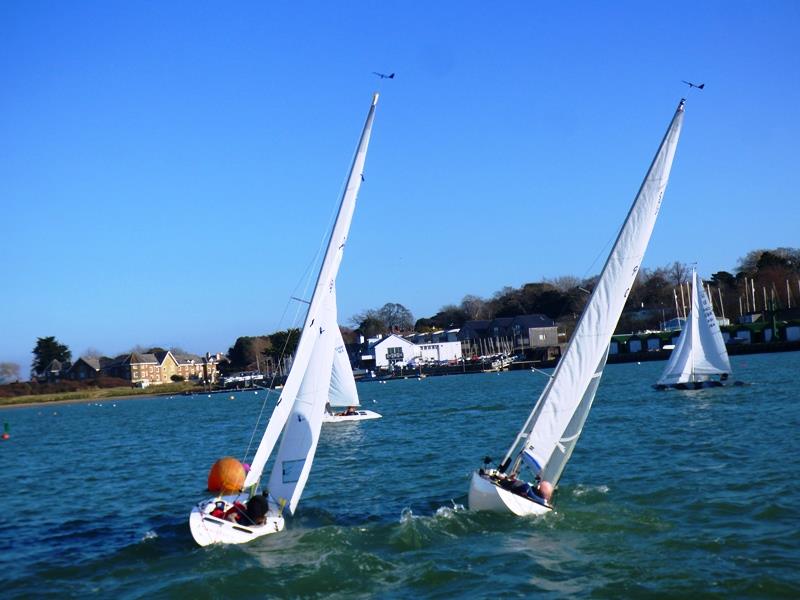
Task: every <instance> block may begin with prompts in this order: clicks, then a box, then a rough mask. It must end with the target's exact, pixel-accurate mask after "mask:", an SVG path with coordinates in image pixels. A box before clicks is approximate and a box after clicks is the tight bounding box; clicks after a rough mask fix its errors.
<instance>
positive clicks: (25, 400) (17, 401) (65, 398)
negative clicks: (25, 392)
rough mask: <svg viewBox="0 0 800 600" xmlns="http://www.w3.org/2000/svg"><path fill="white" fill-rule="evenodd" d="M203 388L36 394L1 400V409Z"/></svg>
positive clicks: (170, 386)
mask: <svg viewBox="0 0 800 600" xmlns="http://www.w3.org/2000/svg"><path fill="white" fill-rule="evenodd" d="M201 389H202V388H200V387H199V386H197V384H195V383H189V382H178V383H165V384H163V385H154V386H150V387H148V388H144V389H142V388H132V387H129V386H126V387H112V388H101V389H97V388H87V389H85V390H78V391H75V392H57V393H53V394H34V395H29V396H13V397H10V398H0V407H3V406H18V405H23V404H44V403H48V402H72V401H76V400H102V399H105V398H125V397H134V396H161V395H164V394H180V393H182V392H185V391H187V390H197V391H200V390H201Z"/></svg>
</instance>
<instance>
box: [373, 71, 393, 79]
mask: <svg viewBox="0 0 800 600" xmlns="http://www.w3.org/2000/svg"><path fill="white" fill-rule="evenodd" d="M372 74H373V75H377V76H378V77H380V78H381V79H394V73H390V74H389V75H387V74H386V73H378V72H377V71H373V72H372Z"/></svg>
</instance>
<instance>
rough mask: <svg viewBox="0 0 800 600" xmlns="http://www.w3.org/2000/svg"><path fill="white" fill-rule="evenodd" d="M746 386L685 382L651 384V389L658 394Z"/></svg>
mask: <svg viewBox="0 0 800 600" xmlns="http://www.w3.org/2000/svg"><path fill="white" fill-rule="evenodd" d="M743 385H746V384H745V383H744V382H743V381H726V382H721V381H717V380H709V381H687V382H685V383H656V384H653V389H654V390H656V391H659V392H665V391H667V390H684V391H685V390H707V389H710V388H720V387H741V386H743Z"/></svg>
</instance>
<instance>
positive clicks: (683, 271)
mask: <svg viewBox="0 0 800 600" xmlns="http://www.w3.org/2000/svg"><path fill="white" fill-rule="evenodd" d="M691 272H692V269H691V268H690V267H689V265H687V264H684V263H682V262H678V261H677V260H676V261H675V262H674V263H672V264H671V265H670V266H669V267H667V277H668V280H669V282H670V283H671V284H672V285H679V284H681V283H683V282H684V281H689V274H690V273H691Z"/></svg>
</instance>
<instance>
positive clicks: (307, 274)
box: [243, 146, 358, 460]
mask: <svg viewBox="0 0 800 600" xmlns="http://www.w3.org/2000/svg"><path fill="white" fill-rule="evenodd" d="M357 152H358V146H356V149H355V151H354V152H353V155H352V157H351V162H352V160H353V159H354V157H355V155H356V153H357ZM349 178H350V172H349V171H348V172H347V175H345V177H344V180H343V181H342V183H341V184H340V186H339V193H338V196H337V197H338V198H339V200H338V201H337V202H335V203H334V205H333V207H332V210H331V212H330V214H329V215H328V224H327V227H326V228H325V230H324V231H323V233H322V237H321V238H320V242H319V245H318V246H317V251H316V252H315V253H314V256H313V257H312V258H311V260H310V261H309V263H308V264H307V265H306V268H305V270H304V272H303V274H302V275H301V276H300V278H299V279H298V281H297V283H296V284H295V286H294V289H293V290H292V295H291V296H290V298H289V300H288V301H287V303H286V306H285V307H284V310H283V313H282V314H281V318H280V319H279V321H278V325H279V331H282V329H280V327H281V326H282V325H283V323H284V318H285V316H286V312H287V311H288V309H289V305H290V304H291V301H292V299H293V298H294V294H295V293H296V292H297V289H298V288H299V287H300V286H301V284H303V280H305V282H304V284H303V293H302V294H300V295H301V296H304V297H307V296H308V288H309V286H310V285H311V281H312V279H314V277H313V271H314V268H313V267H314V266H315V265H316V264H317V263H318V262H319V260H320V255H321V254H322V252H323V248H324V246H325V241H326V239H327V238H328V237H329V235H331V233H332V231H333V226H334V223H335V219H336V215H337V214H338V208H339V204H340V203H341V197H342V195H343V194H344V192H345V188H346V186H347V182H348V180H349ZM320 268H321V265H320ZM303 302H305V301H303ZM306 304H307V305H308V307H309V308H310V306H311V303H310V302H306ZM301 308H303V307H302V303H298V306H297V308H296V309H295V314H294V318H293V319H292V323H291V326H290V327H289V328H288V330H289V331H291V329H293V328H297V325H298V323H299V321H300V311H301ZM306 312H307V311H306ZM298 335H302V331H301V332H299V333H298ZM290 339H291V333H289V334H288V335H287V336H286V339H285V341H284V344H283V348H281V352H280V354H279V356H278V364H279V365H280V363H281V362H282V361H283V359H284V358H285V357H286V348H288V346H289V340H290ZM276 377H277V372H276V371H274V370H273V373H272V378H271V379H270V385H269V389H268V390H267V393H266V394H265V398H264V401H263V402H262V403H261V409H260V410H259V413H258V418H257V419H256V424H255V427H253V431H252V433H251V434H250V439H249V441H248V442H247V448H246V449H245V452H244V458H243V460H247V456H248V455H249V454H250V449H251V448H252V446H253V440H254V439H255V435H256V432H257V431H258V430H259V429H260V428H261V419H262V417H263V416H264V409H265V408H266V406H267V402H268V401H269V399H270V395H271V394H272V392H273V391H274V387H275V379H276Z"/></svg>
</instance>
